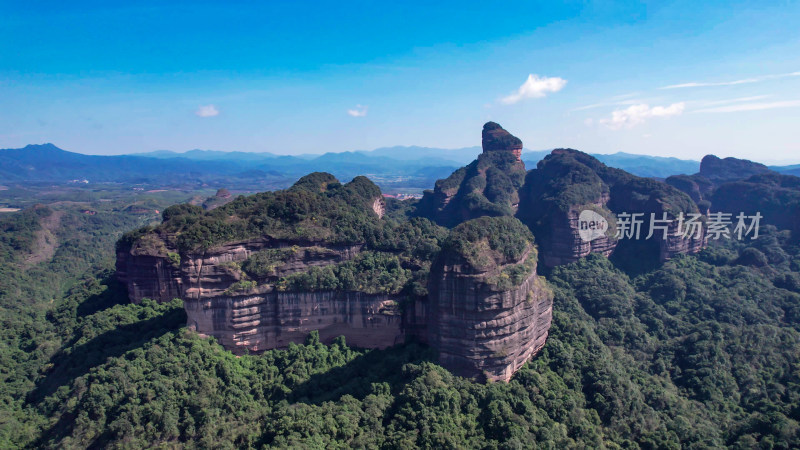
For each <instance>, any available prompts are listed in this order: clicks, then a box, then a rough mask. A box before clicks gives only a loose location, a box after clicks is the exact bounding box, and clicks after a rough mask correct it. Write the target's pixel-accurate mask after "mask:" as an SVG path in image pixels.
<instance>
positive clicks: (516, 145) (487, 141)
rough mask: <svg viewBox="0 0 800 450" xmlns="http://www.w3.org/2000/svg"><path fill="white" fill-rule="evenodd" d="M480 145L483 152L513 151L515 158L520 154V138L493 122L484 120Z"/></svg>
mask: <svg viewBox="0 0 800 450" xmlns="http://www.w3.org/2000/svg"><path fill="white" fill-rule="evenodd" d="M482 145H483V152H484V153H487V152H493V151H507V152H512V153H514V154H515V155H516V157H517V159H519V158H520V156H521V155H522V140H520V139H519V138H518V137H516V136H514V135H513V134H511V133H509V132H508V131H506V130H505V129H503V127H501V126H500V124H498V123H495V122H486V124H484V125H483V133H482Z"/></svg>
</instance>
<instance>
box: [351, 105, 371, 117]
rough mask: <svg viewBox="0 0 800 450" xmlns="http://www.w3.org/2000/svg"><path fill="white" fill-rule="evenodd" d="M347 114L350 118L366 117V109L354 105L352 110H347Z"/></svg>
mask: <svg viewBox="0 0 800 450" xmlns="http://www.w3.org/2000/svg"><path fill="white" fill-rule="evenodd" d="M347 114H350V115H351V116H352V117H364V116H366V115H367V107H366V106H361V105H356V107H355V108H354V109H348V110H347Z"/></svg>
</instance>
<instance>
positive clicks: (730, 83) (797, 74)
mask: <svg viewBox="0 0 800 450" xmlns="http://www.w3.org/2000/svg"><path fill="white" fill-rule="evenodd" d="M789 77H800V72H790V73H779V74H773V75H762V76H760V77H753V78H743V79H741V80H733V81H719V82H697V81H692V82H690V83H681V84H671V85H669V86H662V87H660V88H659V89H682V88H693V87H712V86H735V85H737V84H750V83H758V82H761V81H767V80H775V79H778V78H789Z"/></svg>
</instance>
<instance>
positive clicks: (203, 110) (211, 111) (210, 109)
mask: <svg viewBox="0 0 800 450" xmlns="http://www.w3.org/2000/svg"><path fill="white" fill-rule="evenodd" d="M194 113H195V114H196V115H198V116H199V117H214V116H218V115H219V110H218V109H217V107H216V106H214V105H202V106H200V107H199V108H197V111H195V112H194Z"/></svg>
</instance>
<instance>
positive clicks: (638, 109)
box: [599, 102, 686, 130]
mask: <svg viewBox="0 0 800 450" xmlns="http://www.w3.org/2000/svg"><path fill="white" fill-rule="evenodd" d="M685 107H686V104H685V103H684V102H680V103H673V104H671V105H669V106H653V107H650V105H648V104H646V103H641V104H638V105H633V106H630V107H628V108H625V109H618V110H616V111H614V112H612V113H611V118H609V119H601V120H600V121H599V122H600V123H601V124H603V125H605V126H607V127H608V128H610V129H612V130H619V129H621V128H632V127H635V126H636V125H639V124H642V123H644V122H645V121H646V120H648V119H650V118H653V117H672V116H679V115H681V114H683V110H684V108H685Z"/></svg>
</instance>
